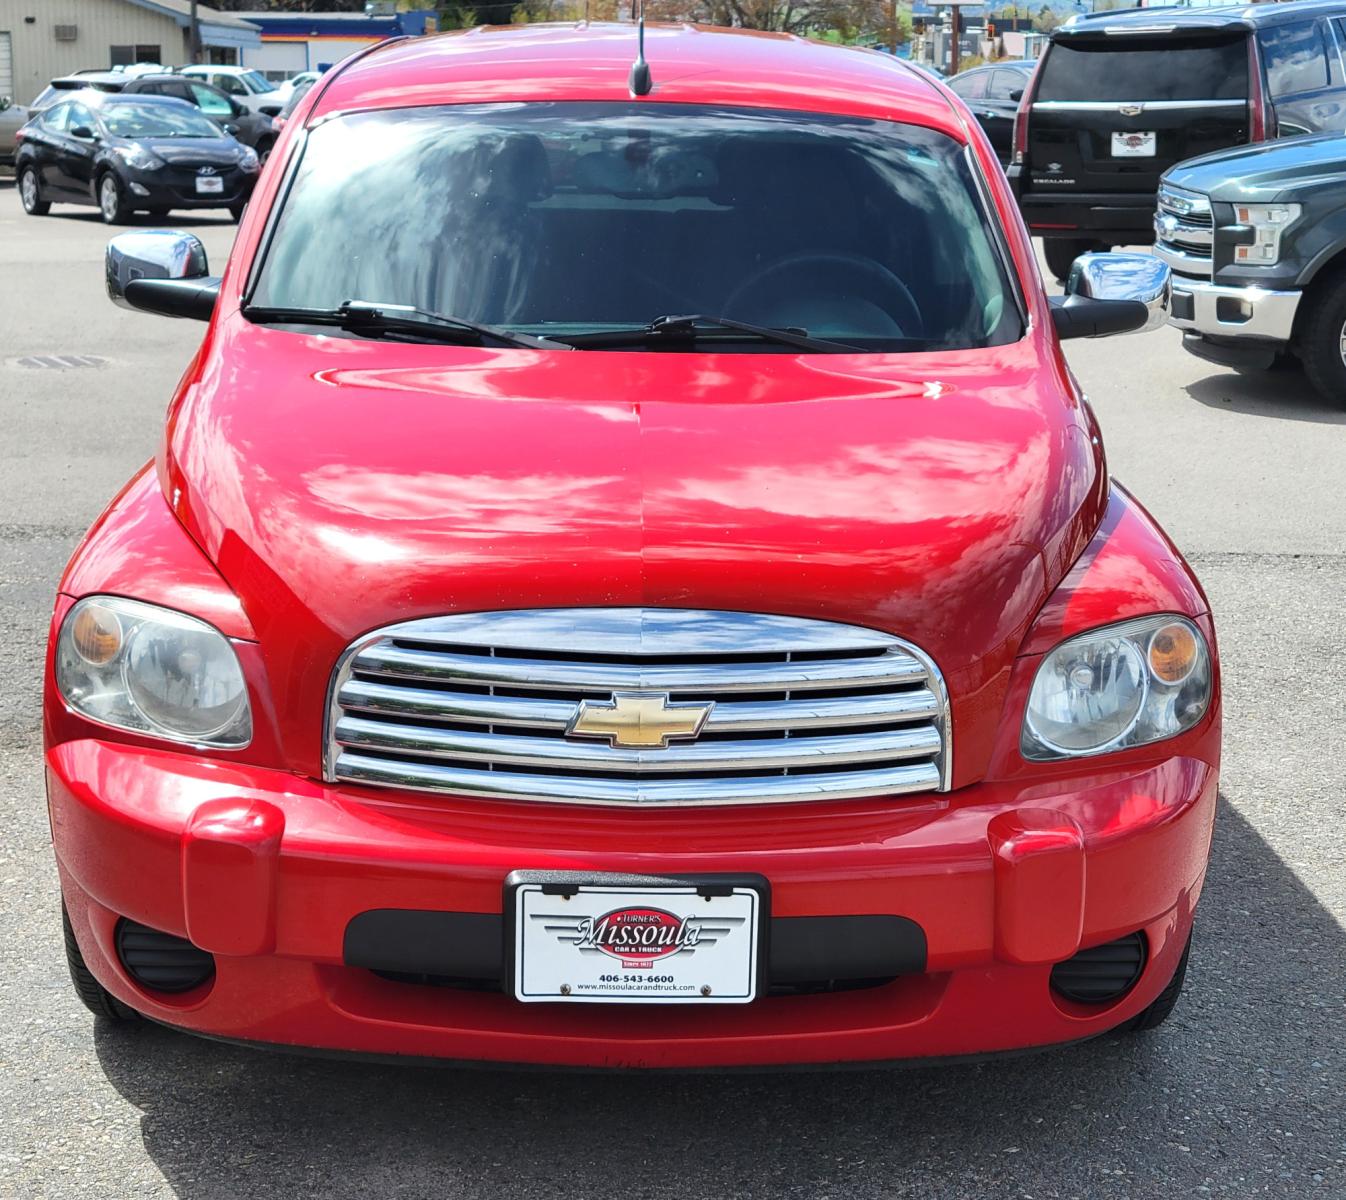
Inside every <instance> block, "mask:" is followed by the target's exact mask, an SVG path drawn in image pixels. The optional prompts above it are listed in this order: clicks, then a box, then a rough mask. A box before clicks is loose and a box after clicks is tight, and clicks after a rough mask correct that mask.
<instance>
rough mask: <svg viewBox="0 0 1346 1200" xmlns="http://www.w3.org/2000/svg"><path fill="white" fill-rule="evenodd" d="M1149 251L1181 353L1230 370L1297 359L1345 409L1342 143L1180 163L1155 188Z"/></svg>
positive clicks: (1312, 140)
mask: <svg viewBox="0 0 1346 1200" xmlns="http://www.w3.org/2000/svg"><path fill="white" fill-rule="evenodd" d="M1154 252H1155V254H1156V255H1157V256H1158V257H1159V258H1161V259H1163V261H1164V262H1166V263H1168V265H1169V266H1170V267H1171V268H1172V271H1173V310H1172V316H1171V318H1170V323H1171V324H1173V325H1176V326H1177V327H1178V328H1179V329H1181V330H1182V331H1183V346H1184V347H1185V348H1186V349H1188V350H1190V351H1191V352H1192V353H1193V354H1196V355H1198V356H1199V357H1201V358H1204V359H1208V360H1210V361H1211V362H1216V363H1220V364H1221V365H1224V366H1230V367H1233V368H1235V369H1238V370H1262V369H1269V368H1271V367H1273V366H1276V365H1278V364H1285V363H1293V361H1294V360H1298V361H1299V362H1300V363H1302V364H1303V367H1304V370H1305V372H1306V373H1307V375H1308V377H1309V380H1310V382H1312V384H1313V385H1314V387H1315V388H1317V390H1318V391H1319V392H1321V393H1322V394H1323V395H1324V396H1325V397H1327V398H1328V399H1330V400H1332V401H1334V402H1336V403H1338V404H1341V405H1343V406H1346V137H1342V136H1341V135H1339V134H1324V135H1319V136H1316V137H1299V138H1290V139H1286V140H1285V141H1280V142H1275V143H1271V144H1265V143H1264V144H1262V145H1258V146H1244V147H1237V148H1234V149H1230V150H1222V151H1218V152H1217V153H1214V154H1207V155H1203V156H1202V157H1200V158H1194V159H1191V160H1190V161H1188V162H1184V163H1179V164H1178V165H1177V166H1175V167H1173V168H1171V169H1170V170H1169V171H1168V172H1167V173H1166V174H1165V175H1164V177H1163V179H1162V180H1161V182H1160V187H1159V202H1158V212H1157V213H1156V215H1155V248H1154Z"/></svg>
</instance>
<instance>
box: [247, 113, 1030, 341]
mask: <svg viewBox="0 0 1346 1200" xmlns="http://www.w3.org/2000/svg"><path fill="white" fill-rule="evenodd" d="M352 164H358V169H357V168H356V167H353V166H352ZM992 228H993V226H992V225H991V223H990V218H988V216H987V214H986V212H985V211H984V210H983V207H982V204H981V202H980V200H979V199H978V194H977V191H976V189H975V186H974V182H973V179H972V174H971V170H970V168H969V166H968V161H967V157H966V155H965V152H964V150H963V148H962V147H961V146H960V145H958V144H957V143H956V142H954V141H953V140H952V139H950V138H948V137H945V136H944V135H942V134H939V133H935V132H933V131H931V130H927V129H921V128H916V127H913V126H907V125H897V124H892V123H889V122H884V121H868V120H860V119H852V118H834V117H823V116H816V115H811V114H801V113H784V112H769V111H762V110H725V109H708V108H699V107H693V106H689V105H658V104H639V105H634V104H510V105H473V106H462V107H443V108H416V109H398V110H389V111H380V112H369V113H360V114H352V115H350V116H344V117H338V118H334V119H331V120H328V121H326V122H324V123H323V124H321V125H319V126H318V127H317V128H315V129H314V130H312V131H311V133H310V134H309V137H308V144H307V146H306V148H305V150H304V157H303V160H302V163H301V165H300V168H299V171H298V174H297V176H296V178H295V182H294V185H293V187H292V189H291V191H290V194H289V196H288V197H287V198H286V200H285V201H284V207H283V209H282V211H281V213H280V217H279V220H278V222H277V225H276V230H275V234H274V237H273V240H272V243H271V246H270V249H269V251H268V253H267V256H266V259H265V261H264V263H263V265H262V268H261V271H260V273H259V275H258V280H257V284H256V287H255V289H254V291H253V294H252V296H251V297H250V303H252V304H254V305H257V306H259V307H276V308H319V309H332V308H336V307H338V306H340V305H341V304H342V302H343V301H346V300H350V299H362V300H368V301H378V302H382V303H389V304H392V303H396V304H404V305H411V306H414V307H416V308H421V309H428V310H432V311H435V312H441V313H448V314H452V315H454V316H457V317H461V318H465V319H469V320H473V321H477V322H482V323H489V324H493V325H497V326H506V327H509V328H513V329H518V330H524V331H527V332H532V333H537V334H541V335H558V334H564V333H579V332H585V331H593V330H608V329H622V328H630V327H633V326H640V325H644V324H646V323H648V322H651V321H653V320H654V319H656V318H657V317H660V316H664V315H669V314H679V313H705V314H708V315H712V316H725V317H731V318H734V319H736V320H739V321H749V322H754V323H756V324H758V325H763V326H771V327H774V328H786V327H788V328H793V329H797V330H807V332H808V333H809V334H810V335H813V336H814V337H818V338H827V339H833V340H836V341H841V342H846V343H848V344H851V345H857V346H860V347H862V348H864V349H867V350H886V349H913V348H922V349H924V348H933V349H959V348H967V347H973V346H985V345H997V344H1002V343H1005V342H1010V341H1014V340H1017V339H1018V338H1019V337H1020V336H1021V335H1022V328H1021V324H1020V318H1019V315H1018V309H1017V306H1016V305H1015V303H1014V298H1013V293H1012V292H1011V290H1010V287H1009V283H1008V280H1007V279H1006V276H1005V274H1004V271H1003V270H1002V266H1001V260H1000V258H999V257H998V255H997V253H996V250H995V247H994V244H993V242H992V234H991V232H990V230H991V229H992ZM918 343H919V345H918ZM769 348H770V347H769V346H768V347H763V346H755V347H754V349H769ZM776 349H779V347H776Z"/></svg>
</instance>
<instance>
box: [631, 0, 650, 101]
mask: <svg viewBox="0 0 1346 1200" xmlns="http://www.w3.org/2000/svg"><path fill="white" fill-rule="evenodd" d="M636 3H637V4H638V5H639V6H640V7H639V9H638V10H637V12H638V15H637V17H636V22H637V24H636V38H637V41H636V61H635V62H633V63H632V64H631V74H630V75H628V76H627V77H626V86H627V87H629V88H630V89H631V95H633V96H648V95H649V94H650V88H652V87H653V86H654V80H653V79H652V78H651V76H650V64H649V63H647V62H646V61H645V0H636Z"/></svg>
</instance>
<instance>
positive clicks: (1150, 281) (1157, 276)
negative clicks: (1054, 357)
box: [1051, 254, 1173, 338]
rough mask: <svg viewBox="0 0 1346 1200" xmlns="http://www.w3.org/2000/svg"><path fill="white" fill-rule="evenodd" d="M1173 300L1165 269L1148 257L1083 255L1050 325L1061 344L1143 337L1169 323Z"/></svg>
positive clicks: (1055, 302)
mask: <svg viewBox="0 0 1346 1200" xmlns="http://www.w3.org/2000/svg"><path fill="white" fill-rule="evenodd" d="M1172 295H1173V281H1172V277H1171V275H1170V273H1169V269H1168V265H1167V264H1166V263H1162V262H1160V261H1159V260H1158V259H1157V258H1154V257H1153V256H1151V255H1149V254H1081V255H1080V256H1079V258H1077V259H1076V260H1075V261H1074V262H1073V263H1072V264H1071V267H1070V278H1069V279H1068V280H1066V294H1065V295H1064V296H1060V297H1058V296H1053V297H1052V301H1051V303H1052V323H1053V324H1054V325H1055V326H1056V332H1057V335H1058V336H1059V337H1062V338H1076V337H1106V336H1107V335H1108V334H1113V333H1146V332H1148V331H1149V330H1151V329H1158V328H1159V327H1160V326H1161V325H1163V324H1164V323H1165V322H1166V321H1167V320H1168V314H1169V309H1170V307H1171V300H1172Z"/></svg>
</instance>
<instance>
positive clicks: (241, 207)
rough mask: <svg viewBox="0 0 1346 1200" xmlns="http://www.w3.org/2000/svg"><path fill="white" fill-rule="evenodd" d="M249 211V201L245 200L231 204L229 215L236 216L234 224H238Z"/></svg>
mask: <svg viewBox="0 0 1346 1200" xmlns="http://www.w3.org/2000/svg"><path fill="white" fill-rule="evenodd" d="M247 211H248V202H247V201H246V200H245V201H243V203H242V204H231V205H230V206H229V215H230V216H231V217H233V218H234V224H235V225H237V224H238V223H239V222H240V221H241V220H243V214H244V213H245V212H247Z"/></svg>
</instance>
